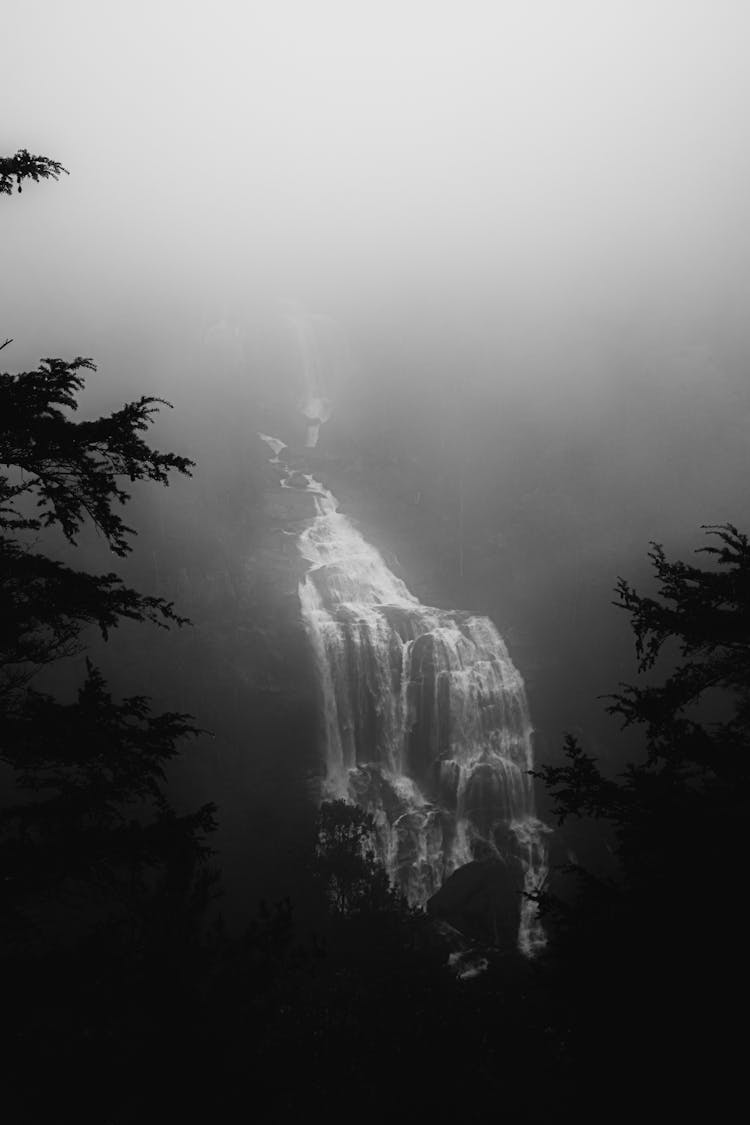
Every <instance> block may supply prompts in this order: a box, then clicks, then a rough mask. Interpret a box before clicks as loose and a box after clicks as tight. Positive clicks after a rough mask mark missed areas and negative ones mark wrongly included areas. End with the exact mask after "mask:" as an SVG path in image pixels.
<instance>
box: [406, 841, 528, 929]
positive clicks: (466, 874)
mask: <svg viewBox="0 0 750 1125" xmlns="http://www.w3.org/2000/svg"><path fill="white" fill-rule="evenodd" d="M522 890H523V884H522V881H521V880H520V879H519V877H518V868H517V866H515V865H512V864H510V863H508V862H506V861H504V860H501V859H497V858H491V859H483V860H474V861H472V862H471V863H466V864H464V865H463V867H459V868H458V870H457V871H454V872H453V874H452V875H451V876H450V877H449V878H448V879H446V881H445V883H443V885H442V887H441V888H440V890H439V891H438V892H437V893H436V894H434V895H433V896H432V898H430V899H428V901H427V913H428V914H429V915H431V917H433V918H437V919H440V920H442V921H444V922H448V924H449V925H451V926H453V927H454V928H455V929H456V930H458V931H459V932H460V933H462V934H464V935H465V936H466V937H470V938H472V939H474V940H475V941H480V942H483V943H485V944H488V945H494V946H498V947H500V948H505V949H513V948H515V945H516V937H517V933H518V926H519V922H520V917H521V893H522Z"/></svg>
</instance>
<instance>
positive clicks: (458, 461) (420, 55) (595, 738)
mask: <svg viewBox="0 0 750 1125" xmlns="http://www.w3.org/2000/svg"><path fill="white" fill-rule="evenodd" d="M3 11H4V28H5V32H6V41H5V48H4V60H3V111H2V119H1V121H0V126H1V127H2V133H1V134H0V135H1V136H2V146H3V149H2V150H3V151H4V152H7V153H11V152H13V151H15V150H16V149H17V148H19V147H26V148H28V149H30V150H31V151H32V152H35V153H42V154H44V155H47V156H50V157H53V158H55V159H58V160H60V161H62V163H63V164H64V165H65V167H66V168H67V169H69V172H70V175H69V176H63V177H62V178H61V180H60V182H59V183H58V184H52V185H47V184H42V185H33V184H30V185H29V186H28V187H27V188H25V190H24V192H23V194H22V195H14V197H13V199H12V200H8V201H7V202H6V203H4V204H3V207H2V216H1V218H0V222H1V223H2V233H1V237H2V242H1V243H0V245H2V262H3V270H2V282H1V284H2V307H1V313H2V316H1V319H0V332H2V333H3V334H5V335H8V336H12V337H13V338H14V341H15V342H14V345H13V348H12V349H10V350H8V351H6V352H5V353H4V357H3V358H4V359H5V360H6V363H7V365H8V366H12V367H13V368H14V369H16V368H22V367H23V366H31V365H33V364H34V363H35V362H36V361H37V359H38V358H39V356H42V355H48V354H52V355H57V354H62V355H75V354H83V355H91V356H93V357H94V358H95V359H96V360H97V362H98V363H99V365H100V373H99V375H98V376H97V378H96V380H95V382H94V384H93V385H92V388H91V390H90V391H88V392H87V395H88V398H87V400H86V401H87V402H88V403H89V405H90V406H91V407H92V408H102V407H104V406H112V405H119V403H120V402H121V401H122V399H123V398H124V397H126V396H128V395H132V394H134V393H156V394H164V395H166V396H167V397H168V398H170V399H171V400H172V401H173V403H174V405H175V407H176V409H175V411H174V414H173V415H172V416H171V417H170V419H169V422H168V427H167V428H166V429H164V428H162V430H160V433H167V434H168V436H169V440H170V442H171V443H172V444H173V447H175V448H178V449H180V450H181V451H184V452H186V453H188V454H190V455H192V456H195V457H196V459H197V460H198V462H199V470H198V475H197V477H196V481H195V482H194V483H193V484H191V485H189V486H184V487H183V488H182V489H180V488H178V489H177V490H176V491H174V492H173V493H172V494H171V499H170V501H169V504H170V505H171V507H169V508H168V509H167V511H168V516H167V518H168V519H169V520H171V521H172V523H173V525H174V528H177V529H178V530H173V534H172V548H173V550H174V552H176V553H178V554H179V553H180V552H181V555H182V558H183V562H184V558H185V556H186V554H189V553H190V550H192V551H193V552H194V553H199V552H198V549H197V547H196V542H197V540H198V538H199V537H200V535H204V536H207V537H209V538H210V536H211V535H214V537H215V538H216V542H219V541H221V552H224V555H222V557H224V556H225V555H226V554H227V553H231V550H233V549H234V548H233V547H232V543H233V542H235V541H234V540H231V536H230V537H229V538H227V536H228V534H229V533H228V532H227V531H226V528H227V527H230V526H231V525H232V521H233V520H235V521H240V522H241V520H240V515H238V513H239V512H240V509H241V508H242V504H244V505H245V509H243V511H244V514H243V515H242V520H245V521H246V522H248V523H249V525H250V526H252V525H253V519H254V516H255V515H258V511H259V508H257V510H256V508H253V504H256V506H257V505H259V504H260V501H259V500H258V497H259V494H260V491H261V484H260V481H261V477H262V466H261V461H260V459H259V458H260V455H259V454H258V455H257V456H256V455H255V454H254V455H253V457H254V459H253V457H251V458H250V460H249V461H248V459H247V456H246V453H247V449H246V447H247V442H248V441H249V437H250V435H252V434H254V433H255V431H256V430H258V429H261V428H267V427H268V426H270V425H271V424H272V422H274V421H276V420H278V419H277V416H278V413H279V412H278V410H277V407H278V401H280V400H279V394H281V392H278V388H276V389H274V385H275V384H276V383H278V384H279V386H280V385H282V384H284V383H285V381H286V383H288V385H289V388H290V389H289V400H290V401H292V400H293V398H294V391H293V384H294V381H295V379H298V377H299V370H298V369H299V365H300V362H301V361H300V357H299V353H298V350H295V347H296V346H295V343H294V333H293V329H292V324H291V320H290V316H289V313H290V310H292V309H297V310H299V309H303V310H304V309H307V310H310V311H312V312H314V313H320V314H325V315H326V316H328V317H331V318H333V321H334V322H335V323H336V324H337V325H338V326H339V327H340V331H341V332H342V333H343V334H344V335H345V337H346V338H347V340H348V347H349V353H348V354H350V357H351V363H350V366H349V368H348V373H347V374H346V375H340V377H339V378H338V381H337V391H336V403H335V407H334V418H333V421H332V422H331V423H330V425H328V424H326V428H324V436H323V439H322V440H321V450H322V451H323V455H324V456H325V455H326V450H328V451H329V452H330V455H331V457H332V463H331V464H330V465H329V467H328V468H329V471H330V473H332V474H333V476H334V477H336V474H338V477H337V480H334V485H335V486H336V485H337V484H338V486H340V487H341V488H342V489H343V490H344V493H345V494H346V502H347V504H348V505H349V510H350V511H351V512H352V514H353V515H355V516H356V517H357V518H358V519H359V520H361V521H362V523H363V526H364V527H365V529H366V530H368V531H369V532H370V534H371V536H372V537H373V539H374V541H375V542H377V543H378V545H379V546H380V547H381V549H383V550H384V551H386V552H391V554H392V555H393V556H398V558H399V559H400V560H401V564H402V565H403V568H404V572H405V575H406V577H407V578H408V579H409V581H410V585H411V587H412V588H415V589H417V590H418V591H419V589H420V583H422V584H423V589H424V596H425V597H431V598H432V599H434V600H435V602H436V603H438V602H440V603H441V604H443V603H445V604H447V603H451V602H452V603H454V604H457V605H466V604H467V603H470V604H471V605H472V606H474V607H476V608H477V609H480V610H482V611H483V612H487V613H490V614H491V615H492V616H493V617H494V619H495V620H497V622H498V624H499V625H500V626H501V628H503V629H504V630H506V631H507V634H508V636H509V639H510V643H511V647H512V648H513V646H514V644H515V646H516V647H515V648H513V651H514V652H515V653H517V654H518V655H517V659H518V661H519V664H520V666H521V668H522V670H523V672H524V674H525V675H526V676H527V679H528V681H529V686H530V693H531V702H532V711H533V713H534V714H535V715H536V716H537V723H538V730H539V731H540V734H539V743H540V745H542V747H543V748H544V747H546V748H547V749H548V750H549V749H550V748H551V747H553V746H554V745H555V744H556V743H557V742H558V741H559V735H560V732H561V730H562V729H563V727H565V726H568V727H572V728H575V729H582V730H583V731H584V734H588V737H589V738H590V741H591V742H592V744H594V745H595V746H596V747H597V748H598V749H599V750H600V751H602V752H606V749H607V739H608V738H609V737H610V736H609V735H606V736H605V735H603V734H602V733H601V730H602V729H603V728H601V729H600V728H598V727H597V725H596V724H597V720H595V719H594V718H593V717H592V713H591V712H590V711H589V710H587V708H589V707H593V702H592V701H593V698H594V695H595V694H596V693H597V692H598V691H606V690H608V689H611V688H613V687H614V683H615V682H616V680H617V678H618V677H619V678H622V675H621V674H629V673H630V669H626V668H625V666H624V663H623V662H624V660H625V656H624V653H625V652H626V650H627V651H628V652H629V649H628V638H627V629H626V626H625V624H624V623H620V622H618V623H617V626H613V627H612V629H611V630H609V626H604V625H602V621H603V620H604V619H605V617H606V615H607V614H609V613H610V610H609V601H610V591H611V588H612V585H613V584H614V580H615V577H616V575H617V574H618V573H627V574H629V575H633V576H634V577H636V578H637V577H639V576H641V577H642V575H643V568H644V556H645V552H646V550H647V543H648V540H649V538H657V539H660V540H662V541H665V542H666V543H667V545H668V546H669V547H671V548H673V549H675V550H681V551H685V550H689V549H691V548H692V547H694V546H696V545H698V543H699V540H700V532H699V525H700V524H701V523H717V522H721V521H724V520H733V521H735V522H736V523H738V524H739V525H740V526H742V525H743V522H744V521H746V516H747V498H746V481H747V471H748V467H749V465H748V460H749V458H748V453H749V442H750V438H749V437H748V435H749V433H750V431H749V429H748V427H750V393H749V392H748V382H749V380H748V376H747V372H748V361H749V360H750V328H749V327H748V318H747V312H746V306H747V298H748V295H749V292H750V287H749V285H748V282H749V281H750V222H748V219H749V218H750V215H749V213H748V211H749V208H750V203H749V202H748V201H749V200H750V193H749V192H748V178H749V176H750V127H749V126H748V118H747V105H748V98H749V96H750V89H749V86H750V79H749V78H748V70H747V59H746V44H747V42H748V35H749V34H750V10H749V9H748V7H747V5H746V4H745V3H743V2H742V0H648V2H647V0H642V2H639V0H628V2H625V0H604V2H602V0H568V2H566V3H565V4H562V3H559V2H557V0H525V2H520V0H518V2H503V0H500V2H498V0H495V2H494V3H478V2H472V0H467V2H465V3H462V4H460V5H459V4H458V3H441V2H430V3H426V2H415V0H399V2H398V3H394V2H391V0H381V2H380V3H378V4H377V5H375V4H370V5H364V4H356V3H351V2H349V3H346V2H343V0H341V2H332V0H317V2H316V3H306V2H304V0H293V2H290V0H274V2H273V3H270V2H256V3H231V2H228V0H214V2H213V3H212V4H208V3H200V4H199V3H194V2H192V0H189V2H184V0H180V2H179V3H178V2H177V0H170V2H166V0H149V2H148V3H144V2H141V0H137V2H131V3H129V4H127V5H122V4H114V3H109V4H107V3H102V2H101V0H97V2H93V0H92V2H82V0H67V2H66V3H65V4H59V3H54V2H52V0H47V2H41V3H40V2H35V0H22V2H21V0H6V3H5V5H4V10H3ZM222 317H223V318H226V317H230V318H231V319H232V323H233V324H234V325H236V326H237V331H238V333H239V337H240V338H241V341H242V344H241V347H240V350H239V353H238V356H237V357H235V360H234V361H231V362H229V361H228V360H227V357H226V355H224V356H223V357H218V358H217V354H216V353H211V348H210V345H209V344H207V340H210V333H211V330H212V326H215V325H216V324H217V323H220V322H221V320H222ZM269 388H271V389H269ZM277 392H278V393H277ZM274 394H276V399H274ZM282 397H283V395H282ZM269 404H270V405H269ZM274 404H276V405H274ZM274 411H276V413H274ZM163 426H167V423H164V424H163ZM271 432H272V431H271ZM326 443H328V444H326ZM355 462H356V464H355ZM467 482H468V483H467ZM190 488H193V489H195V491H194V492H193V493H190V492H189V489H190ZM186 489H188V491H186ZM219 493H221V496H222V497H223V498H224V499H223V500H222V504H224V507H222V506H221V504H219V505H217V503H216V502H215V497H216V496H217V495H218V494H219ZM191 496H192V499H191ZM196 497H197V499H196ZM227 497H229V499H227ZM232 497H234V499H232ZM237 497H240V498H244V499H237ZM414 497H417V499H416V500H415V499H414ZM212 498H213V499H212ZM225 501H226V503H224V502H225ZM233 505H234V506H233ZM248 510H249V515H248ZM159 518H160V519H161V520H162V523H161V525H160V526H161V531H160V533H159V534H160V535H161V537H162V540H163V539H164V536H165V532H164V522H163V520H164V516H163V514H162V516H161V517H158V518H157V517H156V516H153V514H151V515H148V514H146V515H144V517H143V519H144V520H145V523H143V522H142V524H141V526H142V528H143V527H145V530H144V536H145V538H146V540H148V541H149V542H150V540H149V538H148V537H149V535H155V534H156V532H155V531H154V527H156V526H157V525H158V519H159ZM258 519H260V516H259V515H258ZM459 519H460V532H459V533H458V536H459V538H460V563H459V562H457V558H458V555H457V550H458V548H457V547H456V543H455V540H456V534H457V533H456V530H455V529H456V527H457V526H458V521H459ZM149 520H151V522H150V523H149ZM191 520H192V522H191ZM222 520H223V521H224V524H223V525H222V526H223V527H224V531H222V532H221V533H220V532H219V531H218V530H217V528H218V527H219V525H220V524H222ZM200 521H202V522H200ZM237 526H239V523H238V524H237ZM243 526H244V525H243ZM207 529H208V530H207ZM222 535H223V536H224V538H222ZM191 543H192V546H191V547H188V546H186V545H185V544H191ZM175 544H177V546H175ZM180 544H181V545H180ZM227 544H229V545H227ZM160 549H161V548H160ZM243 549H244V548H243ZM165 550H166V548H165ZM237 550H238V551H239V547H237ZM217 551H218V548H217ZM221 552H219V553H221ZM152 554H153V560H152V559H151V555H152ZM205 554H206V557H209V556H211V551H210V550H208V549H207V550H206V552H205ZM144 557H145V560H146V561H145V562H143V563H142V564H141V567H142V569H141V572H139V573H140V575H141V577H144V576H145V578H148V577H149V576H151V577H152V578H153V576H154V574H155V573H156V575H157V578H158V576H159V574H162V577H163V571H164V566H163V564H162V570H161V571H159V568H158V566H157V553H156V551H155V550H154V551H152V552H151V551H150V552H147V553H146V555H145V556H144ZM388 557H389V558H390V557H391V555H389V556H388ZM235 562H236V560H235ZM175 565H176V564H175ZM186 565H187V564H186ZM201 565H203V564H201ZM222 565H223V564H222ZM232 565H234V564H232ZM227 566H230V564H227ZM205 567H206V568H207V569H209V570H210V564H209V563H206V564H205ZM188 569H189V568H188ZM230 569H231V566H230ZM187 608H188V611H189V612H191V613H192V614H193V615H194V616H196V614H197V618H198V624H199V625H200V619H201V612H203V613H204V621H208V620H209V619H210V613H211V611H210V610H208V609H206V607H205V606H204V607H203V611H201V609H200V606H198V608H197V610H196V606H195V605H193V606H192V608H191V606H190V605H188V607H187ZM607 620H608V618H607ZM618 628H619V632H618V631H617V630H618ZM608 630H609V631H608ZM199 647H200V645H199ZM164 690H165V691H166V692H167V694H168V688H165V689H164ZM180 690H181V691H182V696H184V693H185V691H186V690H188V689H185V688H184V685H183V687H182V688H181V689H180ZM196 690H197V689H196ZM232 690H234V689H232ZM220 695H221V693H218V696H217V698H218V697H220ZM182 696H180V698H179V699H178V703H179V705H180V706H185V705H188V704H186V702H185V700H184V699H183V697H182ZM222 698H223V697H222ZM587 701H588V702H587ZM203 702H204V704H205V706H206V707H207V708H208V710H209V711H215V712H216V714H217V715H218V714H220V713H221V711H222V707H223V708H224V710H225V711H226V706H228V705H225V704H224V703H222V704H221V705H220V704H219V703H216V701H214V702H213V703H212V702H211V701H210V700H208V701H206V700H205V699H204V701H203ZM208 722H209V723H210V722H213V719H212V718H211V717H210V716H209V720H208ZM216 722H220V719H218V718H217V719H216ZM240 728H241V722H240V720H239V719H237V720H236V731H235V734H234V735H231V736H227V737H229V738H230V740H231V737H234V738H235V739H238V738H240V737H241V735H240V734H238V733H237V731H240ZM602 739H603V740H604V741H603V742H602Z"/></svg>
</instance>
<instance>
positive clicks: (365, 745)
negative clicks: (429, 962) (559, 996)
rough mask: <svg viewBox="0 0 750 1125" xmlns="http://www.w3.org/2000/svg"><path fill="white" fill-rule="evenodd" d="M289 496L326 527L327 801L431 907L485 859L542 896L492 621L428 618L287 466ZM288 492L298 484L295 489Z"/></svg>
mask: <svg viewBox="0 0 750 1125" xmlns="http://www.w3.org/2000/svg"><path fill="white" fill-rule="evenodd" d="M261 436H262V437H263V440H264V441H266V443H267V444H268V445H269V446H270V447H271V449H272V451H273V453H274V462H275V463H276V464H278V465H279V466H280V467H281V470H282V477H283V479H282V485H283V486H284V487H295V488H303V489H304V490H305V491H306V492H308V493H309V494H310V496H311V499H312V501H313V503H314V508H315V515H314V517H313V518H312V519H311V521H310V523H309V525H308V526H307V527H306V529H305V530H304V531H303V532H302V534H301V536H300V538H299V550H300V553H301V555H302V557H303V559H304V560H305V561H306V563H307V564H308V570H307V573H306V575H305V578H304V580H303V581H302V582H301V584H300V587H299V597H300V604H301V608H302V615H303V619H304V623H305V626H306V629H307V633H308V635H309V638H310V641H311V643H312V646H313V650H314V654H315V662H316V667H317V671H318V676H319V681H320V688H321V696H322V709H323V717H324V724H325V732H324V752H325V776H324V778H323V784H322V796H323V799H332V798H343V799H345V800H347V801H352V802H355V803H356V804H358V805H360V806H361V807H363V808H365V809H367V810H368V811H370V812H371V813H372V814H373V815H374V817H375V821H376V825H377V832H378V851H379V858H380V859H381V860H382V862H383V863H384V865H385V867H386V868H387V870H388V872H389V875H390V877H391V879H392V880H393V881H394V882H396V883H397V884H398V885H399V886H400V887H401V888H402V889H403V891H404V892H405V893H406V895H407V897H408V898H409V900H410V901H411V902H412V903H413V904H419V905H423V904H424V903H425V902H426V901H427V900H428V899H429V898H430V896H431V895H432V894H433V893H434V892H435V891H437V890H438V888H439V887H440V886H441V885H442V884H443V882H444V880H445V879H446V878H447V877H448V876H449V875H450V874H451V873H452V872H453V871H455V870H456V869H457V868H458V867H460V866H461V865H462V864H465V863H468V862H469V861H471V860H472V859H473V858H475V856H476V855H477V853H478V852H479V851H481V853H482V854H484V855H494V856H497V857H499V858H501V859H503V860H504V862H505V863H506V864H510V865H514V866H515V867H516V869H517V870H518V872H519V884H520V886H519V889H521V887H522V889H523V890H524V891H525V892H526V893H527V894H533V893H534V892H535V891H537V890H538V889H539V888H540V886H541V885H542V883H543V881H544V879H545V877H546V873H547V866H546V847H545V844H544V832H545V829H544V826H543V825H542V824H541V823H540V822H539V821H538V820H537V818H536V816H535V813H534V794H533V788H532V782H531V778H530V777H529V773H528V771H529V770H530V769H531V768H532V766H533V759H532V744H531V735H532V728H531V723H530V720H529V713H528V707H527V703H526V694H525V690H524V685H523V680H522V678H521V676H520V674H519V672H518V671H517V670H516V668H515V667H514V665H513V663H512V661H511V659H510V656H509V655H508V651H507V649H506V647H505V644H504V643H503V640H502V638H501V637H500V635H499V633H498V632H497V630H496V628H495V626H494V625H493V624H492V622H491V621H490V620H489V619H488V618H486V617H477V616H474V615H472V614H469V613H462V612H460V611H452V610H451V611H448V610H441V609H434V608H431V607H429V606H424V605H422V604H421V603H420V602H419V601H418V599H417V598H415V597H414V595H413V594H411V593H410V591H409V590H408V589H407V587H406V586H405V585H404V583H403V582H402V581H401V580H400V579H399V578H398V577H397V576H396V575H395V574H393V572H392V571H391V570H389V568H388V567H387V566H386V563H385V561H384V559H383V558H382V557H381V555H380V554H379V553H378V551H377V550H376V549H375V548H374V547H373V546H371V544H369V543H368V542H366V540H365V539H364V538H363V537H362V535H360V533H359V532H358V531H357V529H356V528H355V527H354V525H353V524H352V523H351V521H350V520H349V519H348V518H347V517H346V516H345V515H343V514H342V513H341V512H339V511H338V504H337V501H336V500H335V498H334V497H333V495H332V494H331V493H330V492H329V491H328V490H327V489H325V488H324V487H323V486H322V485H321V484H320V483H318V482H317V481H316V480H315V479H314V478H313V477H312V476H310V475H303V474H300V473H298V472H295V473H292V472H291V471H290V470H288V469H287V468H286V467H285V466H284V463H283V461H281V459H280V457H279V454H280V452H281V450H282V449H283V448H284V446H283V443H281V442H278V441H277V440H276V439H273V438H269V437H268V436H267V435H261ZM290 482H291V483H290ZM544 940H545V939H544V934H543V931H542V928H541V926H540V924H539V922H538V920H537V918H536V906H535V904H534V902H533V901H532V900H531V899H530V898H527V897H526V896H521V903H520V920H519V930H518V943H519V947H520V948H521V950H522V951H523V952H525V953H526V954H529V955H531V954H533V953H534V952H535V951H536V950H538V949H539V948H540V946H542V945H543V944H544Z"/></svg>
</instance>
